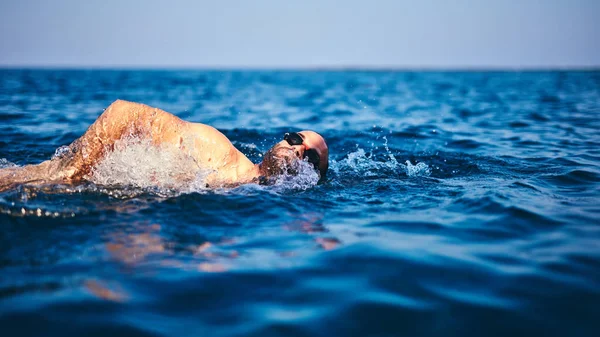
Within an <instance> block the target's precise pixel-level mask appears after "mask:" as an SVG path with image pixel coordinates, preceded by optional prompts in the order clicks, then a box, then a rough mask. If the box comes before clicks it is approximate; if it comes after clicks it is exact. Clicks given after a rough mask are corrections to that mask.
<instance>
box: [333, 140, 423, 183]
mask: <svg viewBox="0 0 600 337" xmlns="http://www.w3.org/2000/svg"><path fill="white" fill-rule="evenodd" d="M386 143H387V142H386ZM385 147H386V151H387V155H388V158H389V160H384V161H380V160H378V159H376V157H375V156H374V155H373V153H367V152H365V150H363V149H361V148H357V150H356V151H354V152H351V153H349V154H348V155H347V157H346V158H344V159H342V160H339V161H336V160H332V161H331V164H330V168H331V170H332V171H333V172H335V174H338V175H344V174H351V175H360V176H365V177H377V176H382V175H388V174H397V173H404V174H406V175H407V176H409V177H423V176H424V177H427V176H429V175H431V168H430V167H429V165H427V164H426V163H423V162H419V163H416V164H414V165H413V164H412V163H411V162H410V161H409V160H407V161H406V162H405V163H406V165H405V164H402V163H399V162H398V161H397V160H396V158H395V156H394V155H393V154H392V153H391V152H390V151H389V149H388V148H387V144H386V145H385Z"/></svg>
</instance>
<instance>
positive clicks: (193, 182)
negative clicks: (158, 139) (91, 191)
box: [88, 139, 211, 191]
mask: <svg viewBox="0 0 600 337" xmlns="http://www.w3.org/2000/svg"><path fill="white" fill-rule="evenodd" d="M171 147H172V146H170V145H160V146H156V145H154V144H152V143H151V142H150V141H146V140H139V139H124V140H120V141H118V142H117V143H116V144H115V150H114V151H112V152H109V153H108V154H107V155H106V156H105V157H104V158H103V159H102V161H100V162H99V163H98V164H97V165H96V166H95V167H94V169H93V171H92V173H91V174H90V176H89V177H88V180H89V181H91V182H93V183H94V184H97V185H103V186H115V185H117V186H118V185H121V186H133V187H138V188H144V189H149V188H157V187H158V188H159V189H170V190H178V191H197V190H201V189H206V183H205V180H206V177H207V176H208V175H209V174H210V173H211V171H210V170H207V169H203V168H201V167H199V165H198V163H197V162H196V161H195V160H194V158H192V157H191V156H188V155H186V154H185V153H183V152H182V151H180V150H179V149H175V148H171Z"/></svg>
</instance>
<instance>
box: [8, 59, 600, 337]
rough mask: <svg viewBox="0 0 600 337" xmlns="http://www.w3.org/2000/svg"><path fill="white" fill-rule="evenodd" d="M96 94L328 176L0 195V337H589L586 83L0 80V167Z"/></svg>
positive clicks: (403, 76) (596, 237)
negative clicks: (282, 148)
mask: <svg viewBox="0 0 600 337" xmlns="http://www.w3.org/2000/svg"><path fill="white" fill-rule="evenodd" d="M117 98H121V99H126V100H131V101H137V102H143V103H146V104H149V105H153V106H156V107H160V108H162V109H164V110H167V111H170V112H173V113H174V114H176V115H178V116H179V117H181V118H184V119H186V120H189V121H195V122H202V123H207V124H210V125H213V126H215V127H217V128H218V129H219V130H221V131H223V132H224V133H225V134H226V135H227V136H228V137H229V138H230V139H231V140H232V141H233V143H234V144H235V145H236V146H237V147H238V148H239V149H240V150H241V151H242V152H244V153H245V154H246V155H248V156H249V158H251V159H252V160H253V161H259V160H260V156H261V153H263V152H264V151H265V150H266V149H268V148H269V147H270V146H271V145H272V144H273V143H274V142H275V141H277V140H279V139H281V137H282V135H283V133H284V132H286V131H289V130H294V131H295V130H302V129H312V130H316V131H318V132H320V133H322V134H323V135H324V136H325V137H326V139H327V140H328V143H329V147H330V156H331V159H330V162H331V165H330V172H329V175H328V178H327V180H326V181H325V182H324V183H320V184H317V185H315V184H314V183H307V181H302V180H299V181H291V182H284V183H282V184H279V185H276V186H270V187H263V186H254V185H248V186H242V187H239V188H236V189H230V190H206V189H204V190H203V189H194V188H190V189H188V190H184V191H182V190H178V191H173V190H164V189H153V188H151V187H147V186H146V187H144V188H140V187H139V186H138V187H136V186H112V185H94V184H92V183H89V184H84V185H80V186H51V187H44V188H33V187H28V186H21V187H19V188H17V189H14V190H11V191H6V192H4V193H0V275H2V277H1V278H0V331H2V335H3V336H25V335H44V336H50V335H56V336H83V335H99V336H105V335H108V334H111V335H112V336H118V335H119V336H120V335H123V336H134V335H136V336H182V335H205V336H206V335H210V336H281V335H290V336H442V335H443V336H503V337H504V336H598V335H600V324H599V322H598V317H600V306H599V303H600V226H599V225H600V222H599V221H598V218H599V217H600V198H599V196H600V150H599V149H600V132H599V131H600V118H599V116H600V72H457V73H453V72H387V71H381V72H351V71H339V72H325V71H323V72H308V71H307V72H294V71H116V70H115V71H108V70H107V71H99V70H94V71H91V70H71V71H60V70H0V166H1V167H5V166H10V165H25V164H30V163H37V162H39V161H42V160H47V159H49V158H50V157H52V156H53V155H54V154H55V151H56V150H57V149H58V148H59V147H60V146H62V145H66V144H69V143H70V142H71V141H73V140H74V139H76V138H77V137H78V136H80V135H81V134H82V133H83V132H84V131H85V129H86V128H87V126H89V125H90V124H91V123H92V122H93V121H94V120H95V119H96V118H97V117H98V115H99V114H100V113H101V112H102V110H103V109H104V108H105V107H107V106H108V105H109V104H110V103H111V102H112V101H114V100H115V99H117Z"/></svg>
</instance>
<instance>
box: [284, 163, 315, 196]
mask: <svg viewBox="0 0 600 337" xmlns="http://www.w3.org/2000/svg"><path fill="white" fill-rule="evenodd" d="M296 163H297V164H296V167H295V168H294V169H295V170H296V172H297V174H284V175H280V176H277V177H276V178H275V180H274V185H273V188H274V190H275V192H281V191H284V190H290V189H292V190H306V189H309V188H311V187H314V186H316V185H317V183H318V182H319V179H320V177H319V173H317V171H316V170H315V169H314V167H313V165H312V164H311V163H309V162H308V161H306V160H301V161H297V162H296Z"/></svg>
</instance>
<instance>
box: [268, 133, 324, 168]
mask: <svg viewBox="0 0 600 337" xmlns="http://www.w3.org/2000/svg"><path fill="white" fill-rule="evenodd" d="M328 157H329V150H328V148H327V144H326V143H325V139H323V137H322V136H321V135H319V134H318V133H316V132H314V131H301V132H290V133H286V134H285V135H284V139H283V140H282V141H280V142H279V143H277V144H275V146H273V147H272V148H271V149H270V150H269V151H267V153H265V155H264V157H263V162H262V164H261V167H262V168H263V171H264V172H263V174H265V175H266V176H271V175H277V174H284V173H288V174H297V161H298V160H304V159H306V160H308V162H309V163H311V164H313V165H314V167H315V169H317V170H318V171H319V173H320V174H321V178H323V177H325V174H326V173H327V169H328V167H329V158H328Z"/></svg>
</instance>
